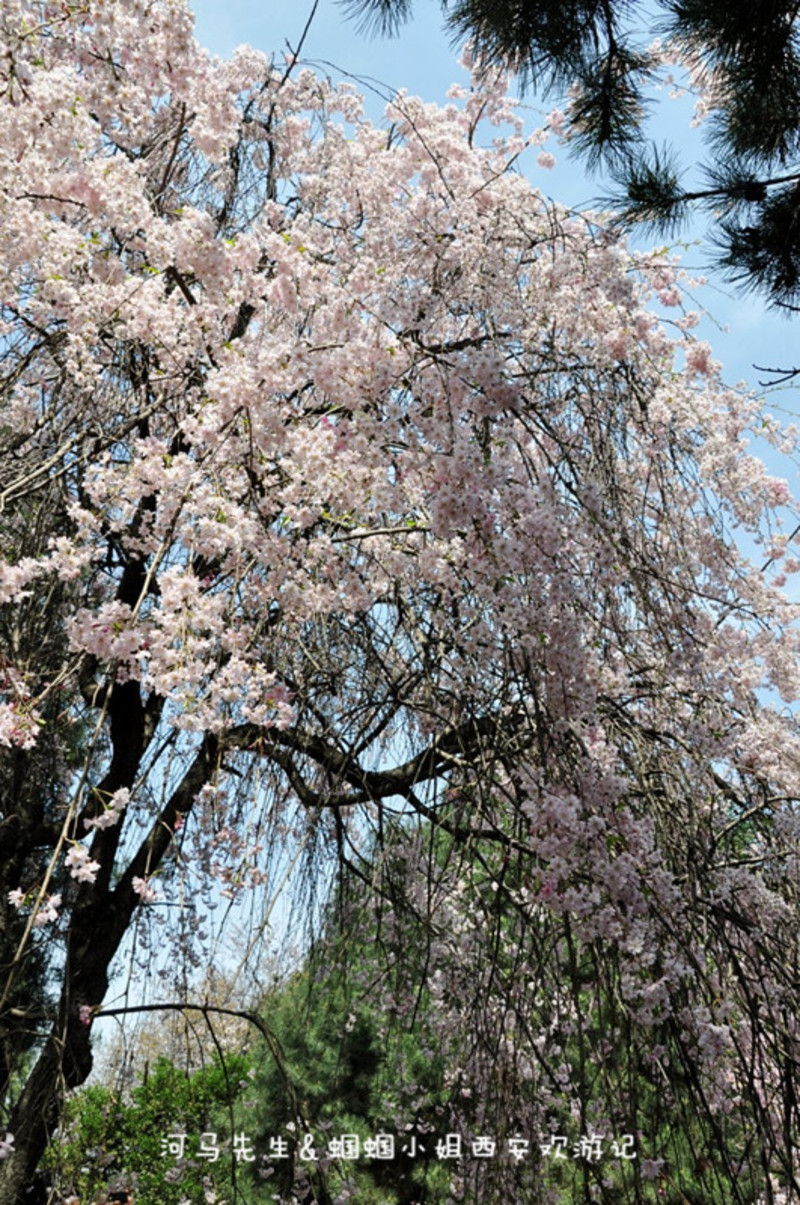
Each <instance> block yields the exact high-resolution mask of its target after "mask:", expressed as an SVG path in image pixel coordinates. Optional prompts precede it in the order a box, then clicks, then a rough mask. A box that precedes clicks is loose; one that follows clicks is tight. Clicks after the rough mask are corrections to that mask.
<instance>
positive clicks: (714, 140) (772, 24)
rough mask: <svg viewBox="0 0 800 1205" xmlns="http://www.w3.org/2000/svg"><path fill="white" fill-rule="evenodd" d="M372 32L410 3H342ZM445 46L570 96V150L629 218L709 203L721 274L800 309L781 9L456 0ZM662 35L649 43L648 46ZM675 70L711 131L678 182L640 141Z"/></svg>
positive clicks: (790, 59)
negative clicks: (695, 165)
mask: <svg viewBox="0 0 800 1205" xmlns="http://www.w3.org/2000/svg"><path fill="white" fill-rule="evenodd" d="M344 2H345V7H346V8H347V9H349V10H350V11H351V12H353V13H355V14H356V15H358V16H360V17H361V19H362V21H363V22H364V23H365V24H366V25H367V26H370V25H371V26H373V27H375V28H377V29H380V30H381V31H382V32H390V33H391V32H393V31H394V30H395V29H396V28H397V27H398V25H399V24H401V23H402V22H403V21H405V20H407V19H408V18H409V17H410V16H411V13H412V5H411V3H410V0H344ZM442 7H443V9H444V11H445V13H446V21H447V25H448V27H449V28H450V29H451V30H452V32H453V35H454V38H455V39H456V40H461V39H464V38H468V39H470V40H471V41H472V43H473V45H474V48H475V51H476V53H477V55H478V57H479V58H480V60H481V61H483V62H484V63H491V64H494V65H502V66H505V67H507V68H509V69H511V70H513V71H515V72H517V73H519V75H520V77H521V79H522V81H523V82H528V83H530V84H533V85H534V86H536V87H540V88H542V89H544V90H545V91H550V92H555V93H558V94H560V95H561V96H566V95H567V93H569V94H570V101H569V104H568V117H569V121H568V125H567V127H566V129H567V131H568V134H569V137H570V138H571V140H572V143H573V146H574V147H575V148H576V149H577V150H578V151H579V152H580V153H581V154H584V155H585V156H586V158H587V160H588V162H589V163H590V164H591V165H597V164H598V163H602V164H603V165H604V167H605V168H606V169H607V171H609V172H610V173H611V176H612V177H613V178H615V179H616V182H617V184H618V185H619V186H620V192H619V194H618V195H617V196H616V197H612V198H610V201H611V203H612V204H614V205H615V207H617V208H619V209H620V212H621V215H622V216H623V217H624V218H625V219H626V220H628V221H641V220H645V221H647V222H650V223H652V224H654V225H655V226H656V227H658V228H660V229H661V230H664V231H667V232H672V231H675V230H676V229H678V228H680V226H681V225H682V224H683V223H684V221H685V219H686V218H687V216H688V215H689V213H690V212H691V210H692V209H694V208H695V207H696V206H697V205H698V204H699V205H702V206H704V207H705V208H706V209H707V210H708V212H709V215H710V220H711V222H712V224H713V235H712V239H713V241H714V243H715V244H716V246H717V251H718V253H719V259H720V262H721V264H722V265H723V266H724V267H725V268H726V269H728V271H729V272H730V273H731V274H732V275H733V276H734V278H736V279H738V280H740V281H742V282H744V283H745V284H748V285H753V286H756V287H758V288H761V289H763V290H764V291H765V292H766V294H767V295H768V296H769V297H770V298H771V299H772V300H773V301H774V302H776V303H778V304H780V305H788V306H791V307H792V308H794V307H795V305H796V304H797V302H798V299H800V160H799V159H798V150H800V119H798V112H799V111H800V109H799V107H798V106H799V102H800V82H798V81H800V40H799V37H798V27H797V10H796V7H795V6H794V5H790V4H781V3H779V4H769V5H763V4H752V3H749V2H748V0H732V2H731V3H724V2H722V0H664V2H663V3H661V4H659V5H652V4H647V5H645V4H641V3H634V4H631V3H623V2H622V0H608V2H604V3H602V4H586V3H584V2H583V0H566V2H565V3H562V2H561V0H524V2H523V3H521V4H518V3H510V2H509V0H458V2H457V3H455V4H443V6H442ZM657 35H658V36H657ZM675 64H679V65H680V68H681V70H682V71H683V73H684V83H685V84H686V85H687V86H689V87H690V88H691V89H692V90H693V91H694V92H695V95H696V98H697V110H696V111H697V114H698V115H699V117H700V118H701V120H702V121H704V122H705V123H706V129H707V133H708V138H707V141H708V148H709V159H708V162H707V163H706V164H705V165H703V166H702V168H701V174H700V177H699V178H695V179H694V180H693V181H692V182H691V183H688V184H687V183H686V174H687V165H686V164H685V163H684V162H682V161H681V159H680V157H679V156H678V155H676V154H675V152H674V151H672V150H671V149H670V148H669V147H665V148H659V147H657V146H655V145H648V142H647V116H648V111H649V110H650V109H651V107H652V103H653V97H654V93H653V92H652V90H651V86H652V85H653V84H654V83H656V82H658V81H663V79H664V77H665V75H666V74H667V71H668V70H669V72H670V74H671V73H672V70H674V67H675Z"/></svg>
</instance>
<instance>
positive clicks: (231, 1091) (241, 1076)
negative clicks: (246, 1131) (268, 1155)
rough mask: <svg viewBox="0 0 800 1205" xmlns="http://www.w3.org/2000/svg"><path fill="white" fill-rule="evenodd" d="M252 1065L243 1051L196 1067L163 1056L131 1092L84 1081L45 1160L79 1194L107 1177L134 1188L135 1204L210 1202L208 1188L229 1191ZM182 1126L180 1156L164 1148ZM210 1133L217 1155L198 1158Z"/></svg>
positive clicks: (84, 1195) (97, 1188) (85, 1196)
mask: <svg viewBox="0 0 800 1205" xmlns="http://www.w3.org/2000/svg"><path fill="white" fill-rule="evenodd" d="M249 1069H250V1068H249V1062H248V1059H247V1058H246V1057H245V1056H244V1055H240V1054H228V1055H226V1056H225V1059H224V1062H220V1060H219V1059H216V1058H215V1059H214V1060H212V1061H211V1062H209V1063H208V1064H207V1065H206V1066H205V1067H203V1068H201V1069H200V1070H199V1071H195V1072H194V1073H192V1074H187V1073H186V1072H184V1071H182V1070H181V1069H180V1068H178V1067H176V1066H174V1065H173V1064H172V1063H170V1062H169V1060H168V1059H166V1058H159V1059H158V1061H157V1062H156V1064H155V1065H154V1067H152V1068H150V1069H148V1070H146V1072H145V1075H144V1076H143V1078H142V1079H141V1080H140V1082H139V1083H138V1084H137V1085H136V1086H135V1087H134V1088H133V1089H132V1090H131V1091H130V1093H129V1094H125V1093H121V1092H117V1091H113V1090H112V1089H110V1088H107V1087H104V1086H100V1085H95V1086H92V1087H88V1088H85V1089H83V1090H82V1091H80V1092H78V1093H76V1094H75V1095H74V1096H73V1097H72V1099H71V1100H70V1102H69V1104H68V1108H67V1113H66V1117H65V1120H64V1123H63V1125H62V1128H61V1130H60V1132H59V1135H58V1140H57V1142H55V1143H54V1144H53V1145H52V1146H51V1148H50V1150H49V1151H48V1155H47V1163H46V1166H47V1167H48V1168H49V1170H50V1172H51V1174H52V1175H53V1176H54V1177H55V1179H56V1182H57V1184H58V1185H59V1187H60V1188H62V1190H63V1191H71V1192H74V1193H75V1194H76V1195H77V1196H78V1197H79V1199H80V1200H81V1201H88V1200H92V1199H94V1197H95V1196H96V1195H97V1194H99V1193H101V1192H102V1191H104V1190H105V1189H106V1188H107V1187H108V1186H109V1184H112V1185H116V1184H119V1185H121V1186H122V1185H124V1186H126V1187H131V1188H134V1189H135V1196H136V1203H137V1205H179V1203H183V1205H187V1203H191V1205H205V1202H206V1201H207V1200H208V1199H209V1198H208V1197H207V1196H206V1195H205V1194H206V1193H207V1191H209V1190H210V1189H213V1190H215V1191H216V1192H218V1193H221V1194H223V1196H224V1195H225V1194H228V1196H229V1197H230V1192H231V1188H232V1185H233V1181H234V1180H235V1178H236V1173H237V1171H238V1167H237V1163H236V1160H235V1158H234V1157H233V1155H232V1141H231V1135H232V1133H236V1132H238V1131H237V1130H236V1128H235V1127H236V1122H237V1121H238V1119H239V1117H240V1114H241V1108H240V1109H239V1110H238V1111H236V1110H235V1106H236V1104H237V1102H239V1103H240V1102H241V1099H242V1096H243V1090H244V1089H248V1090H249V1089H250V1086H251V1085H250V1080H249V1079H248V1078H247V1075H248V1071H249ZM232 1123H233V1124H232ZM178 1133H185V1134H186V1135H187V1139H186V1146H185V1157H184V1159H183V1160H181V1161H176V1159H175V1157H174V1156H173V1155H172V1154H169V1153H165V1147H164V1140H165V1139H166V1138H167V1136H168V1135H171V1134H178ZM209 1133H214V1134H216V1135H217V1143H218V1146H219V1148H220V1152H221V1153H220V1156H219V1159H218V1160H217V1161H216V1162H211V1161H210V1160H204V1159H200V1158H198V1157H197V1151H198V1146H199V1137H200V1135H201V1134H209ZM240 1166H241V1165H240Z"/></svg>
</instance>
